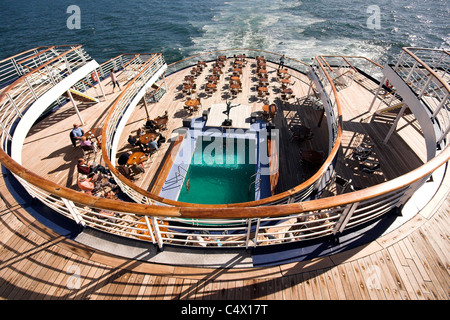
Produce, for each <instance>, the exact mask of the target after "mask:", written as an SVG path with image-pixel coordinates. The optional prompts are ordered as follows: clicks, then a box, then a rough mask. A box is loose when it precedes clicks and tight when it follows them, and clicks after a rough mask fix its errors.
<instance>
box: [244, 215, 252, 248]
mask: <svg viewBox="0 0 450 320" xmlns="http://www.w3.org/2000/svg"><path fill="white" fill-rule="evenodd" d="M247 220H248V224H247V236H246V239H245V249H248V244H249V242H250V232H251V230H252V219H247Z"/></svg>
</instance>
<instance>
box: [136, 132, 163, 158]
mask: <svg viewBox="0 0 450 320" xmlns="http://www.w3.org/2000/svg"><path fill="white" fill-rule="evenodd" d="M157 137H158V134H157V133H153V132H150V133H146V134H144V135H142V136H140V137H139V141H140V142H141V143H142V144H144V145H147V144H148V143H149V142H150V141H153V140H155V139H156V138H157ZM130 158H131V156H130Z"/></svg>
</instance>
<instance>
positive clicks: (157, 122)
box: [153, 117, 169, 130]
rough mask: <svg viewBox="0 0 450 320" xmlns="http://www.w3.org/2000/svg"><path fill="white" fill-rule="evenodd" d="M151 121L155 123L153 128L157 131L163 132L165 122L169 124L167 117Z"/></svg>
mask: <svg viewBox="0 0 450 320" xmlns="http://www.w3.org/2000/svg"><path fill="white" fill-rule="evenodd" d="M153 121H154V122H155V126H156V127H157V128H158V129H159V130H164V129H165V128H166V126H167V122H169V118H168V117H161V118H156V119H153Z"/></svg>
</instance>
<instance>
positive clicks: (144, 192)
mask: <svg viewBox="0 0 450 320" xmlns="http://www.w3.org/2000/svg"><path fill="white" fill-rule="evenodd" d="M230 50H233V51H235V50H247V51H248V50H250V49H230ZM223 51H229V50H217V51H213V52H214V53H217V52H223ZM205 54H210V52H208V53H205ZM198 56H199V55H197V56H195V57H198ZM190 58H191V57H190ZM184 60H186V59H184ZM318 62H319V61H318ZM319 64H320V66H321V68H322V69H323V71H324V72H325V69H324V68H323V66H322V64H321V63H320V62H319ZM144 70H145V69H143V70H142V71H141V72H140V73H139V74H138V75H137V76H136V78H137V77H139V75H141V74H142V73H143V72H144ZM325 74H326V75H327V78H328V81H329V82H330V83H332V79H331V77H330V76H329V75H328V73H327V72H325ZM136 78H135V79H136ZM135 79H133V80H132V81H130V83H128V85H127V87H125V89H124V90H123V92H122V93H121V94H120V95H119V96H118V98H117V99H116V101H115V102H114V104H113V105H112V106H111V109H110V111H109V113H108V116H107V118H106V119H105V124H107V123H108V122H109V120H110V119H111V117H112V115H113V113H114V109H115V108H116V106H117V104H118V103H119V102H120V99H121V98H122V96H123V95H124V94H125V92H126V91H127V89H128V88H129V87H130V86H131V85H132V84H133V83H134V81H135ZM332 89H333V93H334V96H335V98H336V104H337V108H338V118H339V119H341V118H342V112H341V107H340V102H339V98H338V97H337V91H336V88H335V87H334V84H332ZM106 127H107V125H105V126H104V128H103V135H104V136H106ZM341 139H342V125H341V121H339V125H338V135H337V138H336V141H335V143H334V145H333V148H332V150H331V151H330V154H329V155H328V156H327V158H326V159H325V161H324V163H323V164H322V166H321V167H320V168H319V169H318V170H317V171H316V173H315V174H314V175H313V176H311V177H310V178H309V179H308V180H306V181H304V182H303V183H301V184H299V185H297V186H295V187H293V188H291V189H289V190H287V191H284V192H281V193H279V194H276V195H273V196H270V197H267V198H264V199H260V200H255V201H248V202H241V203H231V204H216V205H211V204H195V203H187V202H181V201H176V200H171V199H167V198H163V197H160V196H158V195H156V194H153V193H151V192H149V191H147V190H145V189H143V188H140V187H139V186H137V185H136V184H134V183H133V182H131V181H130V180H128V179H127V178H126V177H124V176H123V175H122V174H120V173H119V171H118V170H117V169H116V168H115V166H114V164H112V163H111V161H110V159H109V157H108V152H107V150H106V145H105V144H102V156H103V159H104V160H105V163H106V165H107V166H108V168H109V169H110V170H111V171H113V173H114V174H115V176H117V177H119V179H120V181H121V182H122V183H124V184H126V185H127V186H128V187H130V188H132V189H133V190H135V191H136V192H138V193H139V194H141V195H143V196H146V197H147V198H149V199H152V200H154V201H158V202H160V203H164V204H167V205H170V206H179V207H195V208H230V207H251V206H264V205H270V204H271V203H273V202H275V201H278V200H281V199H284V198H287V197H290V196H292V195H295V194H297V193H299V192H301V191H303V190H305V189H306V188H308V187H310V186H311V185H312V184H314V183H315V182H316V181H317V180H318V179H319V178H320V177H321V176H322V175H323V174H324V173H325V172H326V171H327V169H328V167H329V166H330V165H331V163H332V162H333V159H334V157H335V156H336V154H337V152H338V151H339V147H340V144H341Z"/></svg>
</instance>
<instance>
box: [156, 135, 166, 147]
mask: <svg viewBox="0 0 450 320" xmlns="http://www.w3.org/2000/svg"><path fill="white" fill-rule="evenodd" d="M164 142H166V138H165V137H164V136H163V135H162V134H161V133H160V134H159V137H158V141H157V145H158V148H159V147H161V144H163V143H164Z"/></svg>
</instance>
